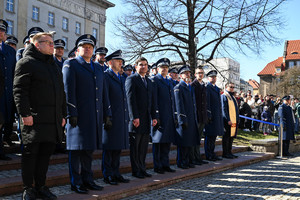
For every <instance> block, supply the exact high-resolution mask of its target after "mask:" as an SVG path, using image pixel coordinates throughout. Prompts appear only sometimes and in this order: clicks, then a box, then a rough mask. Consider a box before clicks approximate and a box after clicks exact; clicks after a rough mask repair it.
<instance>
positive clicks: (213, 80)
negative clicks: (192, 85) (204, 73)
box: [208, 76, 217, 84]
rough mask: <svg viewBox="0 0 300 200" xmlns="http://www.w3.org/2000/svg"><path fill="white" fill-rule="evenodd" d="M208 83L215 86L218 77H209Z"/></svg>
mask: <svg viewBox="0 0 300 200" xmlns="http://www.w3.org/2000/svg"><path fill="white" fill-rule="evenodd" d="M208 81H209V82H210V83H212V84H215V83H216V82H217V77H216V76H209V77H208Z"/></svg>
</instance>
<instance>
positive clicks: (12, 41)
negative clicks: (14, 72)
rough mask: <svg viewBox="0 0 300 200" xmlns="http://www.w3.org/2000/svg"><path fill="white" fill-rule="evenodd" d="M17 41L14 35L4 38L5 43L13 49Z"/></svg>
mask: <svg viewBox="0 0 300 200" xmlns="http://www.w3.org/2000/svg"><path fill="white" fill-rule="evenodd" d="M18 42H19V41H18V39H17V38H16V37H15V36H8V37H7V38H6V40H5V43H6V44H8V45H9V46H11V47H12V48H14V50H16V48H17V44H18Z"/></svg>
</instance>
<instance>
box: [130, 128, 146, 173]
mask: <svg viewBox="0 0 300 200" xmlns="http://www.w3.org/2000/svg"><path fill="white" fill-rule="evenodd" d="M148 143H149V134H137V133H129V144H130V162H131V168H132V173H140V172H143V171H146V163H145V160H146V155H147V151H148Z"/></svg>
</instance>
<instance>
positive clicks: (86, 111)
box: [63, 56, 111, 150]
mask: <svg viewBox="0 0 300 200" xmlns="http://www.w3.org/2000/svg"><path fill="white" fill-rule="evenodd" d="M93 67H94V70H93V69H92V67H91V64H88V63H86V62H85V61H84V59H83V58H82V57H80V56H78V57H76V58H74V59H70V60H66V61H65V62H64V67H63V79H64V85H65V92H66V96H67V108H68V109H67V111H68V117H69V116H75V117H77V118H78V124H77V126H76V127H71V125H70V124H69V123H67V125H66V129H67V133H66V136H67V149H68V150H95V149H99V148H101V147H102V126H103V117H104V116H111V111H110V103H109V99H108V95H107V88H106V83H105V78H104V72H103V71H102V68H101V67H100V65H99V64H96V63H93Z"/></svg>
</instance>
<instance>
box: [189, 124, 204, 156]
mask: <svg viewBox="0 0 300 200" xmlns="http://www.w3.org/2000/svg"><path fill="white" fill-rule="evenodd" d="M204 126H205V124H200V126H199V128H198V133H199V139H200V141H199V145H196V146H193V147H192V149H191V152H190V162H193V161H201V160H202V159H201V153H200V143H201V138H202V134H203V129H204Z"/></svg>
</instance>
